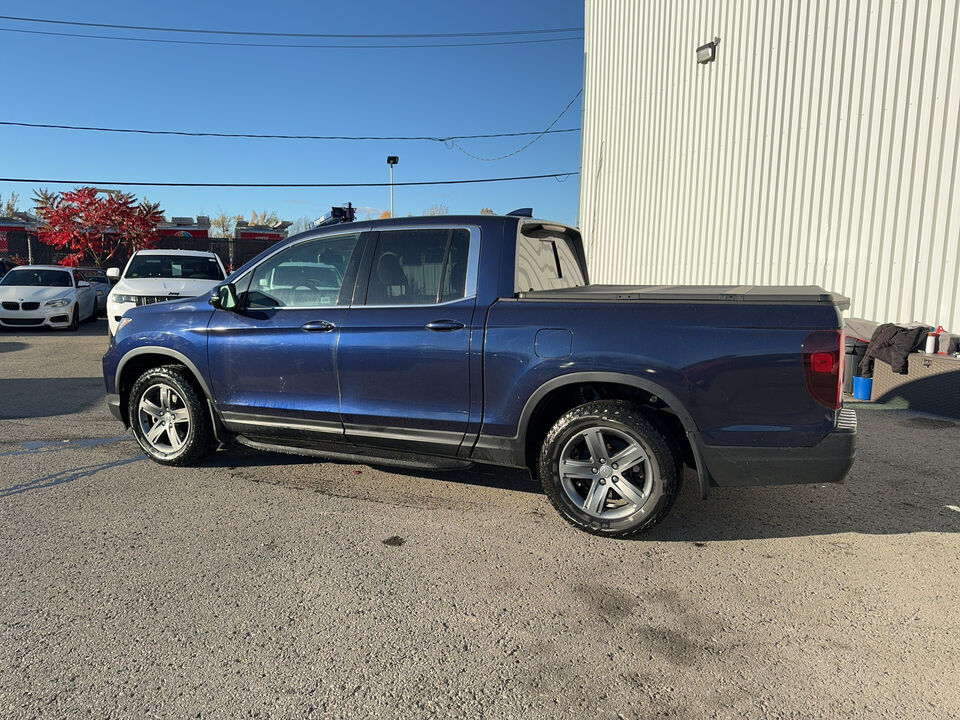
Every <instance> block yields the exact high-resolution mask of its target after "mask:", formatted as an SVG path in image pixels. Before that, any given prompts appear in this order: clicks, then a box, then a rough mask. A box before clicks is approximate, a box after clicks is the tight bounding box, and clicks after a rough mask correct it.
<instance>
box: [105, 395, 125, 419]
mask: <svg viewBox="0 0 960 720" xmlns="http://www.w3.org/2000/svg"><path fill="white" fill-rule="evenodd" d="M107 408H108V409H109V410H110V414H111V415H113V416H114V417H115V418H116V419H117V420H119V421H120V422H122V423H124V424H126V422H125V421H124V419H123V411H122V410H121V409H120V396H119V395H115V394H113V393H110V394H109V395H107Z"/></svg>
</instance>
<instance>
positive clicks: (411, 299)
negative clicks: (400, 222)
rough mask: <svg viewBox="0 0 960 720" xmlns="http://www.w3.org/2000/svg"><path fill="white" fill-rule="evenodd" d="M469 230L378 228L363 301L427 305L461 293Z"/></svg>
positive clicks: (378, 303)
mask: <svg viewBox="0 0 960 720" xmlns="http://www.w3.org/2000/svg"><path fill="white" fill-rule="evenodd" d="M469 248H470V231H469V230H467V229H465V228H456V229H453V228H449V229H448V228H442V229H436V230H434V229H428V230H392V231H386V232H382V233H380V237H379V240H378V241H377V251H376V253H375V254H374V258H373V265H372V267H371V269H370V281H369V283H368V286H367V298H366V304H367V305H430V304H434V303H439V302H449V301H451V300H459V299H460V298H463V297H464V296H465V294H466V280H467V258H468V254H469Z"/></svg>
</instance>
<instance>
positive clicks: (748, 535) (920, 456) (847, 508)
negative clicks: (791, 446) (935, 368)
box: [639, 408, 960, 542]
mask: <svg viewBox="0 0 960 720" xmlns="http://www.w3.org/2000/svg"><path fill="white" fill-rule="evenodd" d="M874 409H875V410H877V411H875V412H869V413H861V414H860V434H859V438H858V442H859V447H858V451H857V460H856V462H855V463H854V466H853V470H852V471H851V473H850V476H849V477H848V478H847V480H846V481H845V482H844V483H842V484H838V485H819V484H810V485H782V486H769V487H740V488H712V489H711V492H710V496H709V497H708V498H707V499H706V500H703V501H701V499H700V493H699V487H698V486H697V478H696V475H695V473H693V472H692V471H690V470H687V472H686V474H685V477H684V483H685V486H684V488H683V489H682V490H681V493H680V496H679V498H678V499H677V503H676V505H675V506H674V508H673V510H672V511H671V513H670V514H669V515H668V516H667V517H666V518H665V519H664V520H663V522H662V523H661V524H660V525H658V526H657V527H655V528H653V529H652V530H651V531H650V532H649V533H647V534H645V535H643V536H641V538H639V539H641V540H645V539H646V540H658V541H662V542H671V541H683V542H708V541H712V540H753V539H763V538H789V537H807V536H813V535H833V534H838V533H860V534H868V535H894V534H899V533H917V532H934V533H937V532H939V533H960V510H958V509H956V508H958V506H960V487H958V482H957V468H958V467H960V442H958V440H960V423H957V422H954V421H950V420H942V419H938V418H930V417H924V416H919V415H916V414H914V413H912V412H909V411H901V410H889V411H882V410H880V409H879V408H874Z"/></svg>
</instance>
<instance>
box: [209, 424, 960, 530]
mask: <svg viewBox="0 0 960 720" xmlns="http://www.w3.org/2000/svg"><path fill="white" fill-rule="evenodd" d="M874 409H875V410H877V411H876V412H869V413H863V414H861V423H860V428H861V430H860V437H859V449H858V458H857V461H856V463H855V464H854V467H853V471H852V472H851V474H850V476H849V478H848V479H847V480H846V482H844V483H842V484H816V483H813V484H808V485H780V486H767V487H728V488H711V492H710V496H709V497H708V498H707V499H706V500H702V499H701V498H700V488H699V484H698V481H697V475H696V472H695V471H693V470H690V469H686V470H685V472H684V477H683V482H682V485H681V490H680V494H679V496H678V498H677V501H676V503H675V505H674V507H673V509H672V510H671V512H670V513H669V514H668V515H667V517H666V518H664V520H663V521H662V522H661V523H660V524H659V525H657V526H656V527H654V528H653V529H651V530H650V531H649V532H647V533H645V534H643V535H640V536H639V537H637V538H635V540H636V541H638V542H650V541H654V542H698V543H699V542H712V541H721V540H757V539H773V538H794V537H810V536H819V535H837V534H842V533H856V534H868V535H891V534H900V533H917V532H935V533H937V532H939V533H960V510H956V509H953V508H956V507H960V491H958V484H957V475H956V468H957V467H960V443H958V442H957V440H958V438H960V423H957V422H954V421H951V420H945V419H944V420H941V419H937V418H929V417H924V416H920V415H917V414H915V413H913V412H910V411H902V410H887V411H881V409H880V408H874ZM931 458H936V459H937V462H934V463H931V462H930V459H931ZM315 462H323V463H340V464H345V465H352V464H359V465H366V466H369V467H373V468H377V469H379V470H383V471H384V472H387V473H390V474H393V475H396V476H401V477H404V478H415V479H417V480H422V481H423V480H426V481H441V482H443V483H456V484H458V485H477V486H483V487H493V488H499V489H502V490H510V491H516V492H525V493H532V494H542V493H543V490H542V488H541V487H540V484H539V482H537V481H535V480H533V479H532V478H531V477H530V476H529V474H528V473H527V472H526V471H523V470H515V469H509V468H500V467H495V466H487V465H476V466H473V467H470V468H460V469H449V470H448V469H443V470H431V469H408V468H397V467H391V466H388V465H386V464H373V463H369V462H364V461H362V460H357V461H356V462H348V461H336V460H326V459H320V458H312V457H302V456H296V455H285V454H281V453H272V452H260V451H255V450H251V449H248V448H242V447H237V446H233V447H231V448H229V449H227V450H225V451H223V452H221V453H218V454H217V455H215V456H213V457H212V458H210V459H209V460H207V461H206V462H205V465H208V466H210V467H224V468H235V467H259V466H268V465H284V464H308V463H315ZM406 491H408V488H399V487H398V489H397V494H398V495H402V494H403V492H406ZM557 522H558V523H559V522H562V520H560V519H559V518H557Z"/></svg>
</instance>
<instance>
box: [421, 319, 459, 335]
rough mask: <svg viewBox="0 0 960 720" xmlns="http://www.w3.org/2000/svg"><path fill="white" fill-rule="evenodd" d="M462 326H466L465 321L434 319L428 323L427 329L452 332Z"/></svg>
mask: <svg viewBox="0 0 960 720" xmlns="http://www.w3.org/2000/svg"><path fill="white" fill-rule="evenodd" d="M462 327H464V325H463V323H462V322H458V321H456V320H434V321H433V322H428V323H427V324H426V328H427V330H434V331H436V332H450V331H451V330H459V329H460V328H462Z"/></svg>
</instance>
